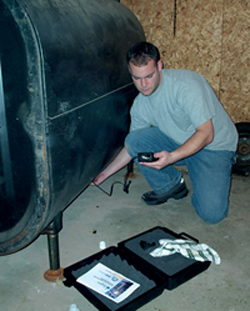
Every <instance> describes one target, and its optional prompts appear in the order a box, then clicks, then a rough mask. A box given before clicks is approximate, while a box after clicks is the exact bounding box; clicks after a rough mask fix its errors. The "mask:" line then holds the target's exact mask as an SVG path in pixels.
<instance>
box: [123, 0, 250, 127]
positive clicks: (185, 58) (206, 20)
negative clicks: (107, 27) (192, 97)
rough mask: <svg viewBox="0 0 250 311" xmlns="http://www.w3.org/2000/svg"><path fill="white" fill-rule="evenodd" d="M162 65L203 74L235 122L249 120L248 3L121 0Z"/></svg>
mask: <svg viewBox="0 0 250 311" xmlns="http://www.w3.org/2000/svg"><path fill="white" fill-rule="evenodd" d="M120 2H121V3H122V4H124V5H125V6H127V7H128V8H129V9H130V10H131V11H132V12H133V13H134V14H135V15H136V16H137V18H138V19H139V21H140V23H141V25H142V27H143V29H144V31H145V35H146V38H147V40H148V41H149V42H152V43H154V44H155V45H157V46H158V48H159V50H160V52H161V55H162V59H163V61H164V64H165V67H166V68H167V67H168V68H185V69H190V70H193V71H196V72H199V73H201V74H203V75H204V76H205V77H206V79H207V80H208V82H209V83H210V85H211V86H212V87H213V89H214V90H215V92H216V94H217V96H218V97H219V99H220V101H221V103H222V104H223V106H224V107H225V109H226V110H227V111H228V113H229V115H230V116H231V118H232V120H233V121H234V122H235V123H236V122H242V121H247V122H250V92H249V91H250V90H249V88H250V4H248V1H247V0H245V1H242V0H209V1H207V0H151V1H148V0H121V1H120Z"/></svg>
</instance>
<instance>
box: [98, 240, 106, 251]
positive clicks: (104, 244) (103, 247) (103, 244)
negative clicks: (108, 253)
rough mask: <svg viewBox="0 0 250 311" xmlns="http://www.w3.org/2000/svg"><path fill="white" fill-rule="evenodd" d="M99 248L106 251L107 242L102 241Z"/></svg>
mask: <svg viewBox="0 0 250 311" xmlns="http://www.w3.org/2000/svg"><path fill="white" fill-rule="evenodd" d="M99 248H100V249H105V248H106V243H105V241H101V242H100V243H99Z"/></svg>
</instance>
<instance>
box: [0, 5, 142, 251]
mask: <svg viewBox="0 0 250 311" xmlns="http://www.w3.org/2000/svg"><path fill="white" fill-rule="evenodd" d="M141 40H145V36H144V33H143V30H142V28H141V25H140V23H139V22H138V20H137V19H136V17H135V16H134V15H133V14H132V12H130V11H129V10H128V9H127V8H125V7H124V6H123V5H122V4H121V3H119V2H118V1H115V0H91V1H89V0H67V1H64V0H36V1H34V0H0V255H6V254H9V253H12V252H15V251H18V250H20V249H22V248H24V247H25V246H27V245H28V244H30V243H31V242H32V241H34V239H35V238H36V237H37V236H39V234H40V233H41V232H42V230H43V229H44V228H45V227H46V226H48V224H49V223H50V222H51V221H52V220H53V219H54V217H55V216H56V215H58V214H59V213H60V212H62V211H63V210H64V209H65V208H66V207H67V206H68V205H69V204H70V203H71V202H72V201H73V200H74V199H75V198H76V197H77V196H78V195H79V193H81V192H82V191H83V190H84V189H85V188H86V187H87V186H88V185H89V183H90V182H91V180H92V179H93V178H94V177H95V176H96V175H97V174H98V173H99V172H100V171H101V170H102V169H103V168H104V167H105V166H106V165H107V164H108V163H109V162H110V161H111V160H112V159H113V158H114V157H115V155H116V154H117V153H118V152H119V150H120V149H121V147H122V145H123V142H124V138H125V136H126V134H127V131H128V126H129V109H130V106H131V104H132V101H133V99H134V97H135V96H136V94H137V92H136V90H135V88H134V86H133V84H132V82H131V78H130V75H129V73H128V70H127V66H126V59H125V54H126V51H127V50H128V48H129V47H130V46H131V45H132V44H134V43H136V42H138V41H141Z"/></svg>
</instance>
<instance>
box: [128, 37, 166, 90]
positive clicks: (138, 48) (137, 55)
mask: <svg viewBox="0 0 250 311" xmlns="http://www.w3.org/2000/svg"><path fill="white" fill-rule="evenodd" d="M127 63H128V68H129V71H130V74H131V76H132V79H133V81H134V84H135V86H136V88H137V89H138V91H140V92H141V93H142V94H143V95H145V96H148V95H151V94H152V93H153V92H154V91H155V90H156V89H157V88H158V86H159V85H160V84H161V80H162V73H161V70H162V61H161V60H160V53H159V50H158V48H157V47H156V46H154V45H153V44H151V43H148V42H139V43H137V44H135V45H134V46H132V47H131V48H130V49H129V50H128V52H127Z"/></svg>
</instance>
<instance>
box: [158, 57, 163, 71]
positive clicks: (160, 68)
mask: <svg viewBox="0 0 250 311" xmlns="http://www.w3.org/2000/svg"><path fill="white" fill-rule="evenodd" d="M157 68H158V70H159V71H161V70H162V69H163V62H162V60H161V59H160V60H158V62H157Z"/></svg>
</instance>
